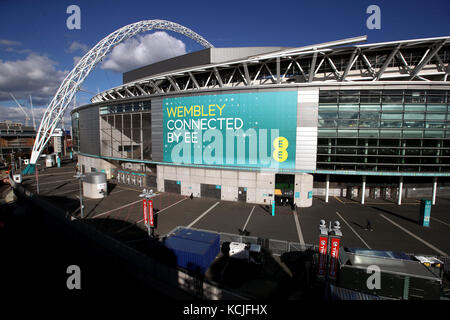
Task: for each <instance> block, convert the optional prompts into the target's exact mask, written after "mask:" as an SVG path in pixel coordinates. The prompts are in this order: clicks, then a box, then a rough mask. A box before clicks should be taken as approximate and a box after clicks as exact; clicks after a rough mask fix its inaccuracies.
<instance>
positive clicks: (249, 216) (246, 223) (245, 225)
mask: <svg viewBox="0 0 450 320" xmlns="http://www.w3.org/2000/svg"><path fill="white" fill-rule="evenodd" d="M253 210H255V206H253V208H252V211H250V214H249V215H248V218H247V221H245V224H244V227H243V228H242V230H245V228H247V225H248V222H249V221H250V218H251V217H252V214H253Z"/></svg>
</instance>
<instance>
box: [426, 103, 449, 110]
mask: <svg viewBox="0 0 450 320" xmlns="http://www.w3.org/2000/svg"><path fill="white" fill-rule="evenodd" d="M427 111H437V112H446V111H447V106H446V105H445V104H441V105H439V104H435V105H428V106H427Z"/></svg>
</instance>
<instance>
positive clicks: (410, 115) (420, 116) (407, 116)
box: [404, 112, 425, 120]
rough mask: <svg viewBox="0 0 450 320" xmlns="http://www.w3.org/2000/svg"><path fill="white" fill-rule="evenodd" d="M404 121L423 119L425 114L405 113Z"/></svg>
mask: <svg viewBox="0 0 450 320" xmlns="http://www.w3.org/2000/svg"><path fill="white" fill-rule="evenodd" d="M404 119H408V120H409V119H418V120H419V119H425V113H414V112H406V113H405V115H404Z"/></svg>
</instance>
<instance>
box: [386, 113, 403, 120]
mask: <svg viewBox="0 0 450 320" xmlns="http://www.w3.org/2000/svg"><path fill="white" fill-rule="evenodd" d="M402 116H403V114H402V113H382V114H381V120H396V119H402Z"/></svg>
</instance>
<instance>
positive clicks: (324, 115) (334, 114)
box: [319, 112, 338, 119]
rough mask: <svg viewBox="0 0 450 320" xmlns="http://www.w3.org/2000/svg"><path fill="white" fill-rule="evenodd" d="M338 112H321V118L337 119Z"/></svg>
mask: <svg viewBox="0 0 450 320" xmlns="http://www.w3.org/2000/svg"><path fill="white" fill-rule="evenodd" d="M337 118H338V113H337V112H319V119H337Z"/></svg>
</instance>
